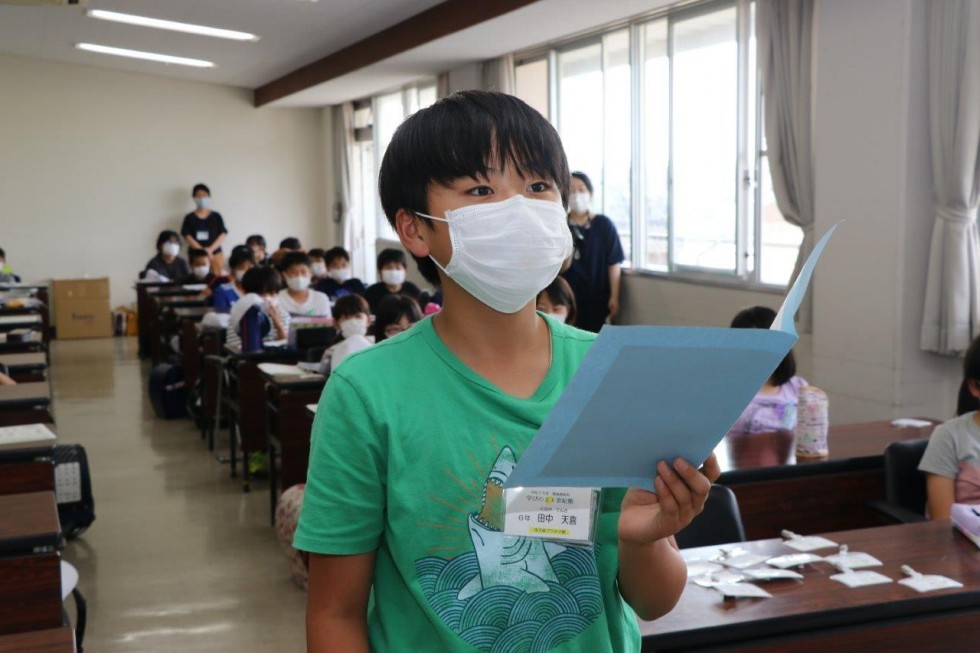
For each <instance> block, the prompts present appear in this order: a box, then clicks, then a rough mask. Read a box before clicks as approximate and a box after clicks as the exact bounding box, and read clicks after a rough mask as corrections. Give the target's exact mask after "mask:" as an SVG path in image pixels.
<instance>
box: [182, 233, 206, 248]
mask: <svg viewBox="0 0 980 653" xmlns="http://www.w3.org/2000/svg"><path fill="white" fill-rule="evenodd" d="M184 240H186V241H187V246H188V247H190V248H191V249H204V248H203V247H201V243H199V242H197V241H196V240H195V239H194V237H193V236H184Z"/></svg>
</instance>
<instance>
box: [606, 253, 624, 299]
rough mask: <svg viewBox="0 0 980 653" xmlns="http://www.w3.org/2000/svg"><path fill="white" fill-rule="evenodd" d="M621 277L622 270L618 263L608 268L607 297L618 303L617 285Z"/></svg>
mask: <svg viewBox="0 0 980 653" xmlns="http://www.w3.org/2000/svg"><path fill="white" fill-rule="evenodd" d="M622 277H623V268H622V266H621V265H620V264H619V263H616V264H615V265H610V266H609V297H611V298H612V299H615V300H616V303H619V285H620V280H621V279H622Z"/></svg>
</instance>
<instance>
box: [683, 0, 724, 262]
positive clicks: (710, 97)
mask: <svg viewBox="0 0 980 653" xmlns="http://www.w3.org/2000/svg"><path fill="white" fill-rule="evenodd" d="M673 39H674V40H673V54H674V62H673V63H674V94H673V154H674V165H673V196H672V199H673V213H674V221H673V227H674V233H673V234H672V237H673V253H672V255H673V257H674V262H675V264H677V265H681V266H691V267H700V268H707V269H710V270H718V271H725V272H732V273H734V272H735V270H736V266H735V255H736V247H735V236H736V172H737V161H738V129H737V128H738V94H737V88H738V49H737V40H736V13H735V8H734V7H732V8H730V9H725V10H722V11H715V12H712V13H708V14H702V15H699V16H695V17H692V18H687V19H684V20H678V21H677V22H676V23H675V24H674V34H673Z"/></svg>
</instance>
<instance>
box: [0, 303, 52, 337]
mask: <svg viewBox="0 0 980 653" xmlns="http://www.w3.org/2000/svg"><path fill="white" fill-rule="evenodd" d="M41 326H42V322H41V312H40V310H38V309H33V310H31V311H30V312H25V309H14V310H13V311H10V310H6V309H0V332H7V331H13V330H14V329H40V328H41Z"/></svg>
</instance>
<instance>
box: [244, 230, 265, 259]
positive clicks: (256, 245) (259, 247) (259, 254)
mask: <svg viewBox="0 0 980 653" xmlns="http://www.w3.org/2000/svg"><path fill="white" fill-rule="evenodd" d="M245 245H246V246H248V247H251V248H252V252H253V253H254V254H255V256H254V261H255V264H256V265H265V259H266V253H265V237H264V236H262V235H261V234H252V235H251V236H249V237H248V238H246V239H245Z"/></svg>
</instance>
